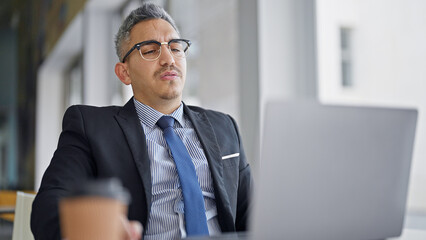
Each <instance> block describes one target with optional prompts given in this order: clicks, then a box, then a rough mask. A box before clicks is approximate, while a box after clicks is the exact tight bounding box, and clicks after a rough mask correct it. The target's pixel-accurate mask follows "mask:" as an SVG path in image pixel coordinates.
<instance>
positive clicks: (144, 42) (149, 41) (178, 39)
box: [121, 38, 192, 63]
mask: <svg viewBox="0 0 426 240" xmlns="http://www.w3.org/2000/svg"><path fill="white" fill-rule="evenodd" d="M177 41H184V42H186V43H187V44H188V46H187V47H186V48H185V49H184V50H183V52H184V53H186V51H187V50H188V48H189V47H190V46H191V44H192V43H191V41H190V40H188V39H182V38H176V39H172V40H170V41H168V42H159V41H155V40H147V41H143V42H140V43H136V44H135V45H133V47H132V48H130V50H129V51H128V52H127V53H126V54H125V55H124V57H123V59H122V60H121V62H122V63H124V62H125V60H126V58H127V57H128V56H129V55H130V53H132V52H133V50H135V49H138V51H139V54H140V55H141V57H142V59H143V60H146V61H155V60H157V59H158V58H159V57H160V56H161V46H162V45H166V44H167V48H168V49H169V51H170V43H173V42H177ZM148 43H156V44H158V45H159V46H160V54H158V57H157V58H155V59H146V58H144V57H143V56H142V53H141V52H140V49H141V46H142V45H144V44H148ZM172 55H173V57H175V55H174V54H173V53H172Z"/></svg>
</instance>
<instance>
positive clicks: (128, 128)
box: [115, 98, 152, 215]
mask: <svg viewBox="0 0 426 240" xmlns="http://www.w3.org/2000/svg"><path fill="white" fill-rule="evenodd" d="M115 118H116V119H117V122H118V124H119V125H120V127H121V129H122V130H123V133H124V135H125V136H126V139H127V143H128V144H129V147H130V150H131V152H132V155H133V158H134V160H135V163H136V167H137V168H138V171H139V174H140V176H141V178H142V184H143V188H144V191H145V196H146V203H147V214H148V215H149V213H150V211H151V196H152V183H151V168H150V160H149V156H148V151H147V149H146V140H145V133H144V132H143V128H142V126H141V124H140V122H139V119H138V117H137V113H136V110H135V106H134V103H133V98H131V99H130V100H129V101H128V102H127V103H126V105H124V107H123V108H122V110H121V111H120V112H119V113H118V114H117V115H116V116H115Z"/></svg>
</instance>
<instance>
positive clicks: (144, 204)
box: [31, 99, 251, 240]
mask: <svg viewBox="0 0 426 240" xmlns="http://www.w3.org/2000/svg"><path fill="white" fill-rule="evenodd" d="M184 113H185V114H186V115H187V116H188V117H189V119H190V120H191V122H192V124H193V125H194V128H195V131H196V133H197V135H198V138H199V140H200V142H201V144H202V146H203V149H204V152H205V155H206V157H207V160H208V163H209V167H210V171H211V175H212V178H213V184H214V191H215V197H216V205H217V210H218V221H219V225H220V227H221V229H222V232H232V231H244V230H246V228H247V220H248V208H249V197H250V188H251V174H250V167H249V165H248V163H247V161H246V157H245V154H244V150H243V147H242V144H241V140H240V135H239V133H238V129H237V125H236V123H235V121H234V120H233V119H232V118H231V117H230V116H229V115H225V114H223V113H219V112H215V111H211V110H205V109H202V108H199V107H191V106H186V105H184ZM234 153H240V155H239V156H238V157H233V158H229V159H224V160H222V156H226V155H230V154H234ZM109 177H117V178H119V179H120V180H121V181H122V183H123V185H124V187H125V188H127V189H128V190H129V192H130V194H131V197H132V201H131V204H130V205H129V211H128V218H129V219H130V220H138V221H140V222H141V223H142V225H143V226H144V227H146V224H147V220H148V217H149V212H150V208H151V172H150V160H149V157H148V153H147V148H146V142H145V134H144V132H143V128H142V126H141V124H140V122H139V119H138V117H137V113H136V110H135V106H134V103H133V99H130V101H129V102H128V103H127V104H126V105H125V106H124V107H116V106H112V107H91V106H82V105H80V106H72V107H70V108H68V110H67V111H66V113H65V115H64V119H63V126H62V133H61V135H60V137H59V142H58V148H57V150H56V151H55V153H54V156H53V158H52V161H51V163H50V165H49V167H48V168H47V170H46V172H45V174H44V176H43V179H42V183H41V187H40V189H39V192H38V194H37V196H36V198H35V200H34V203H33V208H32V214H31V229H32V232H33V234H34V236H35V238H36V239H43V240H49V239H60V229H59V217H58V201H59V200H60V199H61V198H62V197H64V196H66V195H67V193H68V192H69V191H70V189H71V188H72V186H74V185H75V184H76V183H78V182H80V181H84V180H87V179H93V178H109Z"/></svg>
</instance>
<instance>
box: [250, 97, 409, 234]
mask: <svg viewBox="0 0 426 240" xmlns="http://www.w3.org/2000/svg"><path fill="white" fill-rule="evenodd" d="M416 121H417V111H416V110H414V109H392V108H375V107H350V106H325V105H321V104H319V103H313V102H303V103H300V102H299V103H295V102H293V103H285V102H274V103H270V104H268V105H267V106H266V112H265V118H264V129H263V134H264V135H263V142H262V152H261V162H260V165H261V166H260V171H259V172H258V175H257V176H258V177H257V178H256V181H255V187H256V189H255V190H256V191H255V194H254V195H255V196H254V209H253V213H252V218H251V219H252V221H251V224H250V226H251V233H250V239H292V240H297V239H316V240H323V239H327V240H333V239H339V240H341V239H345V240H348V239H357V240H359V239H385V238H389V237H394V236H398V235H400V234H401V230H402V226H403V222H404V215H405V207H406V196H407V187H408V180H409V173H410V165H411V158H412V150H413V142H414V136H415V128H416Z"/></svg>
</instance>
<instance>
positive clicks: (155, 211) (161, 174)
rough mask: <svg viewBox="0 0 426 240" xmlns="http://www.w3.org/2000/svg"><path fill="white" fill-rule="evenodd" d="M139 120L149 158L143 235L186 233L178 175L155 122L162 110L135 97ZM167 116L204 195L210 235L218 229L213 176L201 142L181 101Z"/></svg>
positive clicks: (182, 235) (163, 236)
mask: <svg viewBox="0 0 426 240" xmlns="http://www.w3.org/2000/svg"><path fill="white" fill-rule="evenodd" d="M134 103H135V107H136V112H137V114H138V117H139V121H140V123H141V125H142V127H143V130H144V132H145V135H146V145H147V150H148V155H149V158H150V161H151V169H150V170H151V181H152V205H151V212H150V215H149V218H148V224H147V227H146V229H144V234H145V235H144V239H147V240H150V239H180V238H185V237H186V231H185V220H184V204H183V196H182V191H181V186H180V182H179V176H178V173H177V170H176V165H175V162H174V160H173V158H172V155H171V152H170V150H169V147H168V146H167V143H166V140H165V139H164V137H163V131H162V130H161V128H160V127H158V126H157V125H156V123H157V121H158V119H160V118H161V117H162V116H163V115H164V114H162V113H160V112H158V111H157V110H155V109H153V108H151V107H149V106H147V105H145V104H143V103H141V102H139V101H137V100H136V99H134ZM169 116H171V117H173V118H174V119H175V123H174V126H173V128H174V130H175V132H176V134H177V135H178V136H179V137H180V139H181V140H182V141H183V144H184V145H185V147H186V149H187V150H188V153H189V155H190V156H191V158H192V162H193V163H194V166H195V171H196V173H197V177H198V182H199V183H200V187H201V191H202V194H203V197H204V204H205V207H206V217H207V225H208V228H209V234H210V235H216V234H219V233H220V227H219V223H218V220H217V209H216V201H215V196H214V189H213V180H212V177H211V174H210V169H209V165H208V162H207V159H206V156H205V154H204V151H203V148H202V146H201V143H200V141H199V139H198V137H197V134H196V132H195V130H194V128H193V126H192V123H191V121H190V120H189V119H188V118H187V117H186V116H185V115H184V114H183V104H181V105H180V107H179V108H178V109H176V111H174V112H173V113H172V114H170V115H169Z"/></svg>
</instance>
